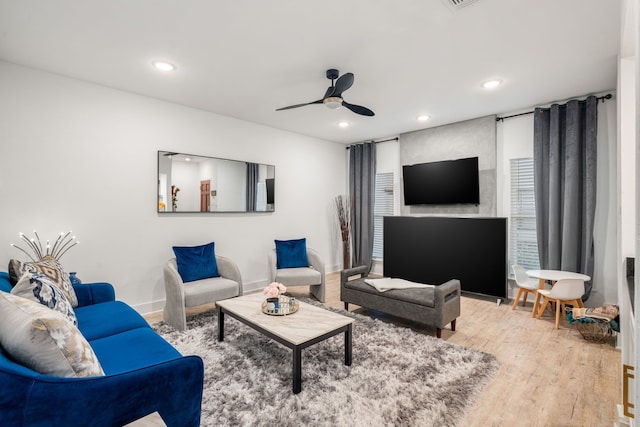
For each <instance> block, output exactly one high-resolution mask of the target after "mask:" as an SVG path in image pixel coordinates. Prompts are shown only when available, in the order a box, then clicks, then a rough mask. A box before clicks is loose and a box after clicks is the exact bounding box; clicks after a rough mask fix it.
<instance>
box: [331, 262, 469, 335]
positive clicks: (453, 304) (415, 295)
mask: <svg viewBox="0 0 640 427" xmlns="http://www.w3.org/2000/svg"><path fill="white" fill-rule="evenodd" d="M367 270H368V269H367V267H366V266H360V267H354V268H350V269H346V270H342V271H341V272H340V300H341V301H343V302H344V308H345V310H348V309H349V304H356V305H359V306H361V307H365V308H371V309H374V310H378V311H381V312H383V313H387V314H391V315H393V316H397V317H401V318H403V319H408V320H413V321H415V322H419V323H424V324H426V325H430V326H435V328H436V336H437V337H438V338H441V337H442V329H444V327H445V326H446V325H447V323H451V330H452V331H455V330H456V319H457V318H458V316H460V281H459V280H458V279H452V280H449V281H448V282H445V283H443V284H441V285H438V286H434V287H429V288H417V289H392V290H389V291H385V292H379V291H378V290H376V288H374V287H373V286H371V285H369V284H367V283H365V282H364V279H365V278H366V277H367ZM354 276H356V277H355V278H354Z"/></svg>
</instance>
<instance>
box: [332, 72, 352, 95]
mask: <svg viewBox="0 0 640 427" xmlns="http://www.w3.org/2000/svg"><path fill="white" fill-rule="evenodd" d="M352 84H353V73H346V74H343V75H341V76H340V77H338V80H336V84H335V87H334V89H333V93H332V94H331V96H340V95H342V92H344V91H345V90H347V89H349V88H350V87H351V85H352Z"/></svg>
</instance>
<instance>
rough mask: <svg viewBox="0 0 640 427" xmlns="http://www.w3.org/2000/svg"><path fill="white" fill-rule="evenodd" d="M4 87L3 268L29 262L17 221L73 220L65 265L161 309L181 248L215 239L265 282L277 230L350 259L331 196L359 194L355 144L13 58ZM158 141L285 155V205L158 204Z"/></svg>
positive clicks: (66, 225) (174, 146)
mask: <svg viewBox="0 0 640 427" xmlns="http://www.w3.org/2000/svg"><path fill="white" fill-rule="evenodd" d="M0 94H2V96H0V144H1V147H2V151H1V153H2V154H1V155H2V158H3V162H2V167H0V199H1V200H2V201H3V209H2V214H0V215H1V216H0V218H1V221H2V227H0V270H4V269H6V267H5V268H2V267H1V266H2V265H5V266H6V265H7V264H8V262H9V259H11V258H21V259H22V257H21V256H20V255H21V254H20V253H19V252H18V251H17V250H16V249H14V248H11V247H10V246H9V244H10V243H18V240H17V238H18V232H20V231H23V232H25V233H31V231H32V230H33V229H36V230H38V233H39V234H40V236H41V237H42V238H43V239H47V238H55V237H56V236H57V234H58V233H59V232H60V231H67V230H73V231H74V234H76V235H77V236H78V240H80V242H81V244H80V245H78V246H77V247H75V248H73V249H72V250H71V251H70V252H68V253H67V254H66V255H65V256H64V257H63V258H62V263H63V265H64V266H65V268H66V269H67V270H69V271H78V276H79V277H80V278H81V279H82V280H83V281H84V282H91V281H107V282H111V283H113V284H114V286H115V288H116V295H117V297H118V298H119V299H121V300H123V301H126V302H128V303H130V304H132V305H134V306H136V307H137V308H138V310H139V311H141V312H148V311H153V310H158V309H161V308H162V306H163V300H164V286H163V280H162V267H163V264H164V262H165V261H166V260H167V259H169V258H170V257H172V256H173V253H172V251H171V246H172V245H196V244H203V243H207V242H210V241H215V242H216V251H217V252H218V253H220V254H222V255H226V256H229V257H231V258H233V259H235V260H236V261H237V262H238V264H239V267H240V271H241V272H242V275H243V281H244V282H245V284H246V285H248V286H250V287H254V288H258V287H261V286H263V285H265V284H266V282H267V262H266V260H267V252H268V250H269V249H270V248H272V247H273V240H274V239H276V238H277V239H287V238H297V237H306V238H307V241H308V244H309V246H311V247H313V248H315V249H317V250H318V251H319V252H320V253H321V255H322V256H323V258H324V259H325V264H326V266H327V270H337V269H338V268H339V267H338V266H339V259H338V254H339V248H338V247H337V242H338V239H337V237H336V236H334V234H335V233H337V231H336V230H335V229H334V228H333V227H334V221H333V215H334V212H333V209H332V206H333V197H334V196H335V195H337V194H343V193H345V192H346V184H345V183H346V174H345V172H344V171H345V170H346V164H345V157H344V151H345V148H344V145H341V144H335V143H331V142H327V141H323V140H319V139H314V138H309V137H305V136H301V135H297V134H293V133H289V132H284V131H280V130H276V129H271V128H267V127H264V126H260V125H255V124H251V123H247V122H243V121H240V120H235V119H230V118H227V117H222V116H219V115H215V114H211V113H207V112H204V111H200V110H196V109H191V108H186V107H183V106H179V105H176V104H171V103H167V102H164V101H159V100H156V99H151V98H146V97H142V96H138V95H134V94H130V93H126V92H121V91H117V90H113V89H110V88H106V87H102V86H97V85H94V84H89V83H84V82H80V81H77V80H73V79H68V78H64V77H60V76H57V75H53V74H49V73H44V72H40V71H36V70H32V69H29V68H24V67H19V66H15V65H12V64H9V63H6V62H0ZM159 149H161V150H175V151H180V152H185V153H194V154H200V155H203V156H212V157H222V158H231V159H243V160H246V161H252V162H257V163H267V164H272V165H275V168H276V180H277V186H276V188H277V194H276V211H275V212H274V213H247V214H222V213H215V214H208V213H203V214H187V213H178V214H158V213H157V212H156V211H157V150H159ZM169 203H170V201H169ZM167 206H168V208H169V209H170V205H169V204H167Z"/></svg>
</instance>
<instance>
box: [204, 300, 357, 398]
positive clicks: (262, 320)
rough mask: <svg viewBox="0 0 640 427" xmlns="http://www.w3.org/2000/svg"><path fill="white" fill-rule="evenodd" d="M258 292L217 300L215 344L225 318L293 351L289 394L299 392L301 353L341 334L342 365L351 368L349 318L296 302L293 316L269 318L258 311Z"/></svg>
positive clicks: (350, 324) (259, 301)
mask: <svg viewBox="0 0 640 427" xmlns="http://www.w3.org/2000/svg"><path fill="white" fill-rule="evenodd" d="M264 299H265V296H264V295H262V293H257V294H250V295H244V296H241V297H237V298H231V299H227V300H223V301H217V302H216V306H217V307H218V341H223V340H224V319H225V316H226V315H229V316H231V317H233V318H235V319H237V320H239V321H240V322H242V323H244V324H245V325H247V326H249V327H251V328H253V329H255V330H256V331H258V332H261V333H262V334H264V335H266V336H268V337H269V338H271V339H273V340H275V341H277V342H279V343H280V344H282V345H284V346H286V347H288V348H290V349H292V350H293V392H294V393H296V394H297V393H300V391H301V390H302V350H303V349H305V348H307V347H309V346H311V345H313V344H316V343H318V342H320V341H324V340H326V339H327V338H329V337H332V336H334V335H338V334H340V333H342V332H344V364H345V365H347V366H351V340H352V338H351V332H352V324H353V319H351V318H350V317H346V316H343V315H341V314H337V313H334V312H332V311H329V310H325V309H323V308H320V307H316V306H314V305H311V304H306V303H304V302H299V304H300V308H299V309H298V311H297V312H296V313H293V314H289V315H286V316H271V315H268V314H264V313H263V312H262V301H264Z"/></svg>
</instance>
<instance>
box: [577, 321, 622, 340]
mask: <svg viewBox="0 0 640 427" xmlns="http://www.w3.org/2000/svg"><path fill="white" fill-rule="evenodd" d="M576 328H577V329H578V331H579V332H580V334H581V335H582V337H583V338H584V339H585V340H587V341H591V342H595V343H602V342H605V341H607V339H608V338H609V337H610V336H613V329H612V328H611V324H610V323H609V322H607V321H604V320H599V319H589V321H586V322H585V321H579V322H577V323H576Z"/></svg>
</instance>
